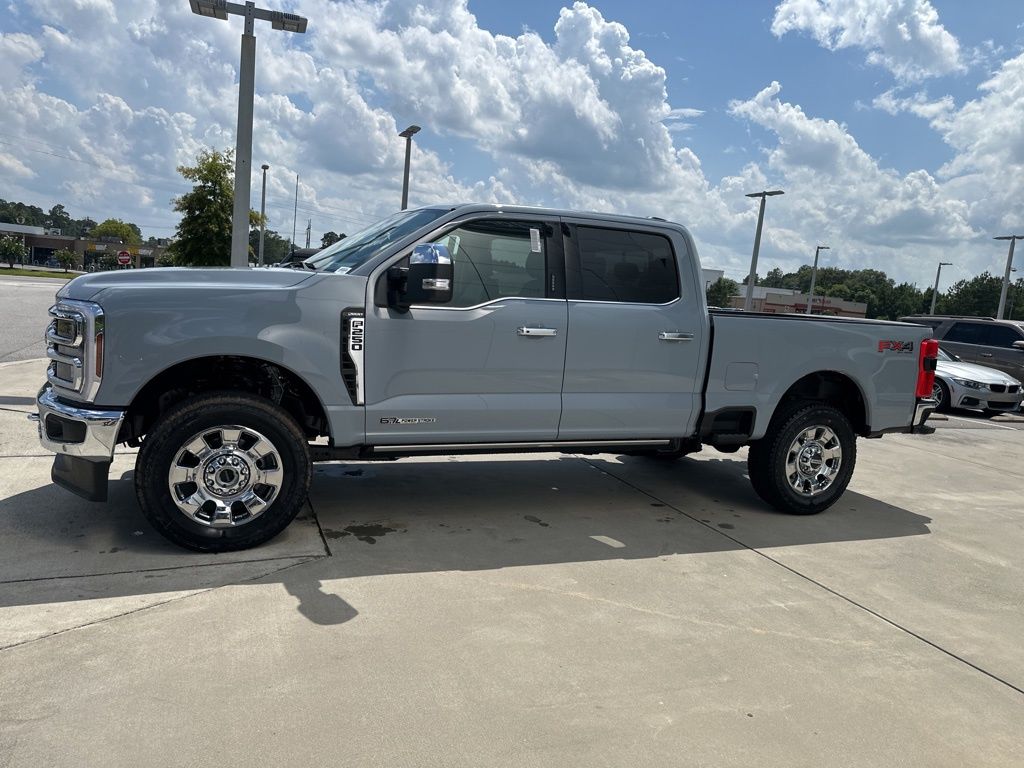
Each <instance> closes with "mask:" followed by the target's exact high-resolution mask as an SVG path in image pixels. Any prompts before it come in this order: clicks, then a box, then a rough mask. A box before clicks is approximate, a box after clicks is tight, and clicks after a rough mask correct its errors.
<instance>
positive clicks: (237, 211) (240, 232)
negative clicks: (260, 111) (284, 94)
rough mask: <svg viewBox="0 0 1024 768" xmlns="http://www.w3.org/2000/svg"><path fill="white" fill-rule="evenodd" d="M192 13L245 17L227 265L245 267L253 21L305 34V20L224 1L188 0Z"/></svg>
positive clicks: (253, 52)
mask: <svg viewBox="0 0 1024 768" xmlns="http://www.w3.org/2000/svg"><path fill="white" fill-rule="evenodd" d="M188 3H189V6H190V7H191V8H192V13H196V14H198V15H200V16H208V17H210V18H214V19H222V20H225V21H226V20H227V18H228V14H229V13H230V14H233V15H235V16H244V17H245V27H244V29H243V31H242V57H241V60H240V63H239V65H238V126H237V128H236V131H235V207H234V212H233V213H232V216H231V266H232V267H245V266H248V264H249V185H250V182H251V179H250V178H249V176H250V173H251V172H252V101H253V94H254V91H255V84H256V36H255V35H254V34H253V29H254V27H255V22H256V19H262V20H263V21H269V22H270V26H271V27H273V28H274V29H279V30H281V31H282V32H299V33H301V32H305V31H306V23H307V20H306V19H305V18H303V17H302V16H296V15H295V14H294V13H282V12H281V11H271V10H267V9H266V8H257V7H256V3H252V2H247V3H245V4H244V5H242V4H240V3H229V2H227V0H188Z"/></svg>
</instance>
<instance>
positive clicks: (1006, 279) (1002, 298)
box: [993, 235, 1024, 320]
mask: <svg viewBox="0 0 1024 768" xmlns="http://www.w3.org/2000/svg"><path fill="white" fill-rule="evenodd" d="M993 240H1009V241H1010V252H1009V253H1007V254H1006V272H1004V273H1003V289H1002V290H1001V291H1000V292H999V309H998V310H997V311H996V320H1002V319H1003V310H1004V309H1006V289H1007V288H1008V287H1009V286H1010V270H1011V269H1012V268H1013V246H1014V244H1015V243H1016V242H1017V241H1018V240H1024V235H1002V236H1000V237H995V238H993Z"/></svg>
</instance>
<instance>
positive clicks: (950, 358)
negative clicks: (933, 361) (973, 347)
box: [939, 347, 955, 363]
mask: <svg viewBox="0 0 1024 768" xmlns="http://www.w3.org/2000/svg"><path fill="white" fill-rule="evenodd" d="M954 359H955V358H954V357H953V356H952V355H950V354H949V352H947V351H946V350H944V349H943V348H942V347H939V360H945V361H946V362H947V363H952V362H954Z"/></svg>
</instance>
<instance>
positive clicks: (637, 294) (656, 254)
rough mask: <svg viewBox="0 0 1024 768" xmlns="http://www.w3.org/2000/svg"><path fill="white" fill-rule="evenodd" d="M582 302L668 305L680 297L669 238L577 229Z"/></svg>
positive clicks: (613, 230)
mask: <svg viewBox="0 0 1024 768" xmlns="http://www.w3.org/2000/svg"><path fill="white" fill-rule="evenodd" d="M576 233H577V242H578V246H579V257H580V272H581V274H580V284H581V296H580V298H583V299H590V300H593V301H629V302H640V303H644V304H665V303H666V302H669V301H672V300H673V299H677V298H679V276H678V274H677V271H676V259H675V254H674V253H673V252H672V244H671V243H670V242H669V241H668V238H666V237H663V236H662V235H652V234H648V233H646V232H630V231H627V230H621V229H598V228H597V227H577V228H576Z"/></svg>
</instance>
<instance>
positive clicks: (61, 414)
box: [29, 384, 125, 463]
mask: <svg viewBox="0 0 1024 768" xmlns="http://www.w3.org/2000/svg"><path fill="white" fill-rule="evenodd" d="M36 409H37V410H38V411H39V413H38V414H36V413H33V414H29V418H30V419H31V420H32V421H35V422H36V424H37V426H38V427H39V442H40V443H42V445H43V448H45V449H46V450H48V451H53V452H54V453H56V454H62V455H65V456H72V457H75V458H79V459H85V460H86V461H100V462H108V463H109V462H110V461H112V460H113V458H114V446H115V445H117V433H118V432H119V431H120V429H121V422H122V421H124V413H125V412H124V411H108V410H97V409H92V408H83V407H80V406H75V405H68V404H66V403H62V402H60V401H59V400H57V397H56V395H54V393H53V388H52V387H51V386H50V385H49V384H47V385H46V386H44V387H43V388H42V389H41V390H39V394H38V395H37V396H36Z"/></svg>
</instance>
